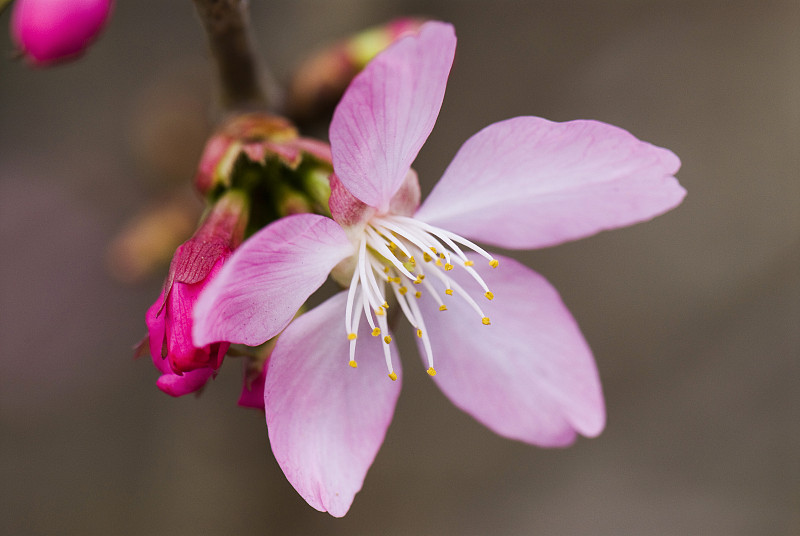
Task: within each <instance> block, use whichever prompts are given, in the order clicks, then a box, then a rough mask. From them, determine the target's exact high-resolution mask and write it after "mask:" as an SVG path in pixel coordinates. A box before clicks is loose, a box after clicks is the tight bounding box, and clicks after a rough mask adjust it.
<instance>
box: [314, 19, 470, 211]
mask: <svg viewBox="0 0 800 536" xmlns="http://www.w3.org/2000/svg"><path fill="white" fill-rule="evenodd" d="M455 47H456V37H455V32H454V30H453V27H452V26H451V25H449V24H444V23H441V22H429V23H426V24H424V25H423V26H422V27H421V28H420V32H419V35H416V36H408V37H404V38H402V39H400V40H398V41H397V42H395V43H394V44H392V45H391V46H389V47H388V48H387V49H386V50H385V51H384V52H382V53H380V54H378V56H376V57H375V59H373V60H372V61H371V62H370V63H369V64H368V65H367V67H366V68H365V69H364V70H363V71H362V72H361V73H360V74H359V75H358V76H356V77H355V78H354V79H353V82H352V83H351V84H350V87H349V88H348V89H347V91H346V92H345V94H344V96H343V97H342V100H341V101H340V102H339V105H338V106H337V108H336V111H335V112H334V114H333V121H332V122H331V128H330V140H331V152H332V154H333V168H334V170H335V171H336V174H337V175H338V176H339V178H340V179H341V181H342V183H343V184H344V185H345V187H346V188H347V189H348V190H350V192H351V193H352V194H353V195H354V196H356V197H357V198H359V199H360V200H361V201H363V202H364V203H366V204H367V205H370V206H372V207H375V208H377V209H378V210H379V211H380V212H385V211H386V210H387V209H388V208H389V202H390V200H391V198H392V195H393V194H394V193H395V192H396V191H397V189H398V188H399V187H400V185H401V184H402V183H403V180H404V179H405V177H406V173H408V170H409V168H410V167H411V163H412V162H413V161H414V159H415V158H416V157H417V153H418V152H419V150H420V148H421V147H422V144H424V143H425V140H426V139H428V135H429V134H430V133H431V130H432V129H433V125H434V123H435V122H436V118H437V117H438V115H439V110H440V109H441V107H442V99H443V98H444V90H445V86H446V84H447V77H448V75H449V73H450V67H451V66H452V64H453V56H454V54H455Z"/></svg>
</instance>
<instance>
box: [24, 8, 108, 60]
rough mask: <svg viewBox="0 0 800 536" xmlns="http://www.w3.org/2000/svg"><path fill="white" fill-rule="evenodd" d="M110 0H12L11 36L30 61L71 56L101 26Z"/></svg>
mask: <svg viewBox="0 0 800 536" xmlns="http://www.w3.org/2000/svg"><path fill="white" fill-rule="evenodd" d="M112 4H113V0H16V2H14V6H13V12H12V14H11V36H12V38H13V39H14V41H15V42H16V44H17V46H18V47H19V49H20V50H21V52H22V53H23V54H24V55H25V57H26V58H27V59H28V61H29V62H30V63H32V64H33V65H37V66H46V65H50V64H53V63H57V62H61V61H68V60H71V59H75V58H76V57H78V56H80V55H81V54H83V52H84V50H86V48H87V47H88V46H89V45H90V44H91V43H92V42H93V41H94V40H95V39H96V38H97V36H98V35H99V34H100V32H101V31H102V29H103V26H105V24H106V21H107V20H108V17H109V15H110V14H111V7H112Z"/></svg>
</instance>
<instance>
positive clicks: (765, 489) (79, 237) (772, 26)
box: [0, 0, 800, 536]
mask: <svg viewBox="0 0 800 536" xmlns="http://www.w3.org/2000/svg"><path fill="white" fill-rule="evenodd" d="M252 4H253V5H252V21H253V27H254V30H255V34H256V39H257V47H258V49H259V51H260V53H261V54H262V56H263V58H264V59H265V60H266V61H267V62H268V64H269V65H270V67H271V69H272V71H273V73H274V74H275V77H276V78H277V80H279V81H283V82H285V81H286V80H287V78H288V76H289V73H290V72H291V70H292V67H293V66H294V65H296V63H297V62H298V61H300V60H301V59H302V58H303V57H305V56H306V55H307V54H309V53H310V52H312V51H313V50H315V49H317V48H318V47H319V46H321V45H323V44H325V43H326V42H329V41H331V40H336V39H338V38H341V37H343V36H345V35H347V34H350V33H352V32H354V31H357V30H359V29H361V28H364V27H366V26H369V25H372V24H376V23H380V22H384V21H386V20H388V19H390V18H392V17H395V16H398V15H408V14H418V15H427V16H430V17H435V18H439V19H443V20H447V21H450V22H452V23H454V24H455V26H456V30H457V33H458V37H459V48H458V52H457V55H456V62H455V66H454V68H453V71H452V75H451V77H450V83H449V88H448V92H447V95H446V98H445V102H444V107H443V109H442V114H441V116H440V118H439V122H438V124H437V127H436V128H435V130H434V132H433V134H432V136H431V138H430V141H429V143H428V144H427V145H426V146H425V147H424V148H423V150H422V153H421V154H420V156H419V159H418V160H417V164H416V168H417V170H418V171H419V175H420V177H421V179H422V181H423V190H424V191H428V190H429V189H430V188H431V187H432V185H433V183H434V182H435V179H436V178H438V176H439V175H440V174H441V172H442V171H443V170H444V168H445V166H446V165H447V163H448V162H449V160H450V158H452V156H453V155H454V154H455V152H456V150H457V149H458V147H459V146H460V144H461V143H462V142H463V141H464V140H466V138H467V137H469V136H470V135H471V134H472V133H474V132H476V131H477V130H478V129H480V128H482V127H483V126H485V125H487V124H489V123H492V122H494V121H498V120H501V119H505V118H508V117H512V116H516V115H526V114H530V115H539V116H543V117H547V118H549V119H553V120H558V121H563V120H569V119H575V118H592V119H599V120H603V121H606V122H609V123H613V124H616V125H620V126H622V127H624V128H626V129H628V130H630V131H631V132H633V133H634V134H635V135H637V136H638V137H640V138H641V139H644V140H648V141H650V142H652V143H655V144H657V145H661V146H665V147H669V148H670V149H672V150H673V151H674V152H675V153H677V154H678V155H679V156H680V157H681V159H682V161H683V168H682V169H681V171H680V173H679V175H678V177H679V179H680V180H681V182H682V183H683V185H684V186H685V187H686V188H687V190H688V191H689V195H688V197H687V198H686V201H685V202H684V203H683V205H682V206H680V207H679V208H678V209H677V210H674V211H673V212H671V213H669V214H667V215H664V216H662V217H660V218H658V219H656V220H654V221H652V222H650V223H647V224H642V225H638V226H635V227H632V228H629V229H624V230H619V231H615V232H609V233H602V234H600V235H598V236H596V237H593V238H590V239H586V240H582V241H578V242H574V243H570V244H567V245H563V246H558V247H555V248H550V249H546V250H540V251H535V252H528V253H522V254H519V258H521V259H523V260H524V261H525V262H527V263H528V264H529V265H530V266H532V267H534V268H535V269H536V270H538V271H539V272H541V273H542V274H544V275H545V276H546V277H547V278H548V279H549V280H550V281H551V282H553V283H554V284H555V286H556V287H557V288H558V289H559V290H560V291H561V293H562V297H563V299H564V300H565V302H566V303H567V305H568V306H569V307H570V309H571V310H572V312H573V313H574V315H575V317H576V318H577V320H578V322H579V323H580V325H581V327H582V329H583V331H584V334H585V335H586V337H587V339H588V341H589V342H590V344H591V346H592V347H593V349H594V351H595V355H596V359H597V363H598V366H599V369H600V372H601V375H602V379H603V384H604V389H605V394H606V398H607V404H608V427H607V429H606V431H605V432H604V433H603V434H602V435H601V436H600V437H599V438H597V439H592V440H586V439H580V440H579V441H578V442H577V443H576V444H575V445H574V446H573V447H571V448H567V449H561V450H543V449H538V448H535V447H530V446H526V445H523V444H521V443H516V442H513V441H509V440H505V439H502V438H500V437H497V436H495V435H493V434H492V433H491V432H489V431H488V430H486V429H484V428H483V427H481V426H480V425H478V424H477V423H476V422H474V421H473V420H472V419H471V418H470V417H468V416H467V415H465V414H463V413H461V412H460V411H458V410H457V409H456V408H455V407H453V406H452V405H451V404H450V403H449V402H448V401H447V399H445V398H444V396H442V395H441V394H440V393H439V392H438V390H437V389H436V387H435V385H434V384H433V383H432V382H431V381H429V378H428V377H427V375H426V374H425V373H424V370H423V367H420V366H419V362H418V361H417V358H416V356H414V355H413V354H414V350H413V348H412V347H411V345H410V344H409V341H404V346H402V348H404V349H406V350H407V351H406V352H405V356H404V357H405V359H404V363H405V368H406V371H407V374H406V377H405V386H404V391H403V394H402V396H401V399H400V402H399V405H398V408H397V413H396V417H395V421H394V423H393V425H392V427H391V428H390V430H389V433H388V436H387V438H386V443H385V445H384V446H383V448H382V450H381V452H380V453H379V455H378V458H377V460H376V462H375V464H374V466H373V467H372V469H371V471H370V473H369V474H368V476H367V480H366V482H365V485H364V488H363V490H362V492H361V493H359V495H357V496H356V500H355V503H354V505H353V508H352V510H351V511H350V513H349V514H348V516H347V517H345V518H344V519H341V520H336V519H333V518H331V517H330V516H328V515H327V514H321V513H318V512H316V511H314V510H313V509H311V508H310V507H308V506H307V505H306V504H305V502H304V501H303V500H302V499H301V498H300V497H299V496H298V495H297V494H296V493H295V492H294V490H293V489H292V488H291V486H290V485H289V484H288V483H287V482H286V480H285V479H284V477H283V475H282V473H281V471H280V469H279V467H278V466H277V464H276V463H275V461H274V459H273V457H272V455H271V452H270V449H269V444H268V439H267V434H266V428H265V425H264V422H263V417H262V415H261V414H260V413H258V412H256V411H253V410H246V409H241V408H238V407H236V399H237V397H238V395H239V389H240V370H239V363H237V362H236V361H235V360H228V361H226V363H225V365H224V366H223V368H222V369H221V373H220V375H219V376H218V378H217V379H216V380H215V381H214V382H213V383H212V384H210V385H209V386H208V388H207V389H206V391H205V392H204V393H203V395H202V396H200V397H199V398H195V397H186V398H183V399H172V398H170V397H168V396H166V395H164V394H162V393H161V392H160V391H158V390H157V389H156V387H155V384H154V383H155V380H156V377H157V374H156V371H155V370H154V369H153V367H152V366H151V364H150V363H149V362H148V361H147V360H141V361H134V360H133V359H132V350H131V348H132V346H133V345H134V344H135V343H136V342H137V341H138V340H139V339H140V338H141V337H142V335H143V334H144V328H145V326H144V311H145V310H146V308H147V307H148V306H149V305H150V303H151V302H152V301H153V300H154V299H155V297H156V296H157V294H158V291H159V288H160V285H161V282H162V278H163V276H164V274H165V273H166V271H165V270H166V269H165V268H162V270H161V271H157V272H155V273H154V274H152V275H150V276H147V277H144V278H143V279H142V278H140V279H138V280H137V281H135V282H133V283H124V282H122V281H120V279H119V278H118V277H113V276H112V275H111V274H112V272H111V271H110V270H109V254H108V248H109V244H111V243H112V242H113V240H114V239H115V237H117V236H118V235H119V234H120V233H121V232H123V231H124V230H125V228H126V225H128V223H129V222H130V221H131V219H134V218H136V217H137V214H139V213H140V212H141V211H142V210H145V209H146V208H147V207H153V206H156V207H157V206H160V205H161V204H163V203H167V202H170V201H168V200H169V199H171V198H174V197H175V195H176V194H175V193H174V192H176V191H184V192H189V189H188V186H187V185H188V182H189V179H190V178H191V176H192V174H193V170H194V166H195V164H196V160H197V158H198V156H199V153H200V150H201V147H202V143H203V141H204V138H205V137H206V136H207V135H208V133H209V132H210V128H211V126H212V125H213V123H214V121H215V119H216V118H217V115H216V111H215V110H216V108H215V106H214V93H213V90H212V88H213V80H212V78H211V73H212V71H211V67H210V64H209V62H208V59H207V55H206V45H205V37H204V35H203V33H202V31H201V28H200V25H199V24H198V21H197V20H196V18H195V16H194V10H193V5H192V3H191V2H190V1H189V0H183V1H180V2H179V1H174V0H173V1H169V2H164V1H161V0H138V1H136V2H123V1H120V2H118V3H117V6H116V11H115V13H114V17H113V19H112V21H111V23H110V25H109V27H108V28H107V31H106V32H105V34H104V36H103V38H102V39H101V41H100V42H98V43H97V45H96V46H95V47H93V49H92V50H90V52H89V54H88V55H87V56H86V57H85V58H84V59H83V60H81V61H79V62H77V63H73V64H70V65H65V66H62V67H58V68H55V69H50V70H30V69H27V68H26V67H24V65H23V64H21V63H19V62H13V61H10V60H9V61H5V60H4V61H1V62H0V221H1V222H2V226H1V232H2V241H1V242H0V243H1V244H2V253H0V269H1V272H0V291H1V292H0V316H1V317H2V322H1V323H0V348H2V356H1V357H0V426H1V427H2V430H1V431H0V434H1V435H0V481H1V482H2V484H1V485H0V533H2V534H9V535H23V534H36V535H38V534H80V535H93V534H98V535H162V534H163V535H173V536H174V535H184V534H186V535H194V534H211V535H216V534H220V535H223V534H237V535H240V534H241V535H243V534H260V535H263V534H348V535H353V534H386V535H405V534H412V535H416V534H437V535H449V534H454V535H455V534H458V535H472V534H476V535H477V534H487V535H500V534H509V535H516V534H520V535H523V534H556V535H560V534H566V535H571V534H576V535H583V534H586V535H606V534H607V535H628V534H630V535H645V534H647V535H650V534H652V535H689V534H702V535H725V536H728V535H737V534H741V535H770V534H781V535H783V534H785V535H789V534H800V461H799V460H800V458H798V454H800V387H799V385H800V383H798V380H799V379H800V374H799V373H800V156H798V155H800V61H798V54H800V4H798V3H797V2H796V0H787V1H780V0H745V1H741V0H740V1H736V0H731V1H712V0H708V1H679V0H651V1H643V0H640V1H635V0H604V1H594V0H580V1H576V0H564V1H536V0H531V1H527V2H523V1H516V2H514V1H507V0H492V1H488V0H487V1H483V2H480V1H466V0H450V1H446V0H428V1H411V0H397V1H394V2H378V1H375V0H331V1H323V0H319V1H314V0H293V1H289V0H282V1H278V0H275V1H269V2H268V1H258V0H256V1H254V2H253V3H252ZM8 18H9V17H8V13H5V14H3V16H2V17H0V25H2V26H3V27H5V26H6V25H7V23H8ZM2 33H3V34H5V31H3V32H2ZM0 49H2V50H3V51H11V49H12V46H11V43H10V41H9V39H8V37H7V35H3V36H2V37H0ZM319 133H321V134H322V135H324V130H322V131H321V132H317V134H319ZM178 199H180V201H172V202H176V203H178V204H179V205H180V206H188V207H190V208H189V209H188V211H189V213H191V211H192V210H198V208H199V206H200V205H199V201H198V200H195V199H193V198H192V197H191V194H189V193H186V194H181V195H179V196H178ZM183 221H184V220H180V218H178V219H176V220H175V221H171V222H170V221H169V220H168V219H167V222H166V223H165V224H164V226H163V228H162V231H163V233H165V234H169V233H177V234H183V235H184V236H183V237H185V235H186V234H188V233H189V232H190V230H189V228H187V227H186V224H185V223H182V222H183ZM189 225H191V222H190V224H189ZM170 229H173V231H171V230H170ZM111 264H112V265H113V263H111Z"/></svg>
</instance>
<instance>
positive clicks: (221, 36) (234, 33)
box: [193, 0, 279, 112]
mask: <svg viewBox="0 0 800 536" xmlns="http://www.w3.org/2000/svg"><path fill="white" fill-rule="evenodd" d="M193 1H194V4H195V8H196V9H197V14H198V15H199V16H200V20H201V22H202V25H203V28H204V29H205V31H206V36H207V37H208V46H209V50H210V52H211V55H212V57H213V58H214V63H215V64H216V70H217V79H218V83H219V86H220V92H221V95H220V97H221V99H222V105H223V106H224V108H225V110H226V111H229V112H242V111H250V110H267V109H269V108H270V107H275V106H276V105H277V104H278V103H277V101H278V100H279V97H278V92H277V91H276V90H275V88H274V87H273V85H272V84H267V85H268V89H269V92H267V91H265V89H264V85H263V81H264V80H265V78H264V72H263V71H262V68H261V66H260V64H259V61H258V59H257V57H256V54H255V53H254V51H253V46H252V43H253V42H252V38H251V36H250V17H249V12H248V2H247V1H246V0H193ZM268 95H269V98H268Z"/></svg>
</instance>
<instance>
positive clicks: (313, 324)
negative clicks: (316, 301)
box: [264, 292, 401, 517]
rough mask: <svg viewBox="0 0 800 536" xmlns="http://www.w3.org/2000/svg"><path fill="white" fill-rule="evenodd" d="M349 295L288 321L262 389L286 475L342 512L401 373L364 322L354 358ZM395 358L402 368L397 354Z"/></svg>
mask: <svg viewBox="0 0 800 536" xmlns="http://www.w3.org/2000/svg"><path fill="white" fill-rule="evenodd" d="M345 302H346V293H345V292H341V293H339V294H337V295H336V296H334V297H333V298H331V299H329V300H328V301H326V302H325V303H323V304H322V305H320V306H319V307H317V308H316V309H314V310H312V311H310V312H308V313H306V314H304V315H302V316H300V317H299V318H297V319H296V320H295V321H294V322H292V324H291V325H290V326H289V327H288V328H286V331H284V332H283V333H282V334H281V336H280V338H279V339H278V342H277V344H276V346H275V350H274V351H273V353H272V357H271V358H270V361H269V371H268V373H267V380H266V386H265V397H264V399H265V403H266V416H267V428H268V430H269V440H270V444H271V445H272V451H273V453H274V454H275V459H276V460H277V461H278V464H280V466H281V469H283V472H284V473H285V474H286V478H287V479H289V482H291V484H292V485H293V486H294V487H295V489H296V490H297V491H298V493H300V495H302V497H303V498H304V499H305V500H306V501H308V504H310V505H311V506H313V507H314V508H316V509H317V510H320V511H323V512H325V511H327V512H329V513H330V514H331V515H333V516H336V517H341V516H343V515H344V514H346V513H347V510H348V509H349V508H350V505H351V504H352V502H353V497H354V496H355V494H356V493H358V491H359V490H360V489H361V486H362V484H363V482H364V478H365V476H366V474H367V470H368V469H369V467H370V465H372V462H373V460H374V459H375V455H376V454H377V453H378V449H379V448H380V446H381V443H383V439H384V436H385V435H386V430H387V428H388V427H389V423H390V422H391V420H392V415H393V414H394V408H395V404H396V403H397V397H398V396H399V394H400V381H401V380H400V379H398V380H397V381H391V380H390V379H389V378H388V377H387V370H386V367H385V365H384V360H383V350H382V349H381V345H382V344H384V343H383V342H382V340H381V339H380V338H378V337H372V336H370V332H369V329H368V326H366V322H362V323H361V326H360V327H361V329H360V330H359V332H358V346H357V347H356V361H357V362H358V368H355V369H354V368H351V367H349V366H348V359H349V354H348V351H349V350H348V348H349V342H348V340H347V335H346V332H345V328H344V310H345ZM392 352H393V354H394V355H395V356H397V352H396V349H395V348H392ZM395 366H396V367H397V368H396V369H395V371H396V372H397V374H398V376H399V375H400V368H399V367H400V361H399V359H396V360H395Z"/></svg>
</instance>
